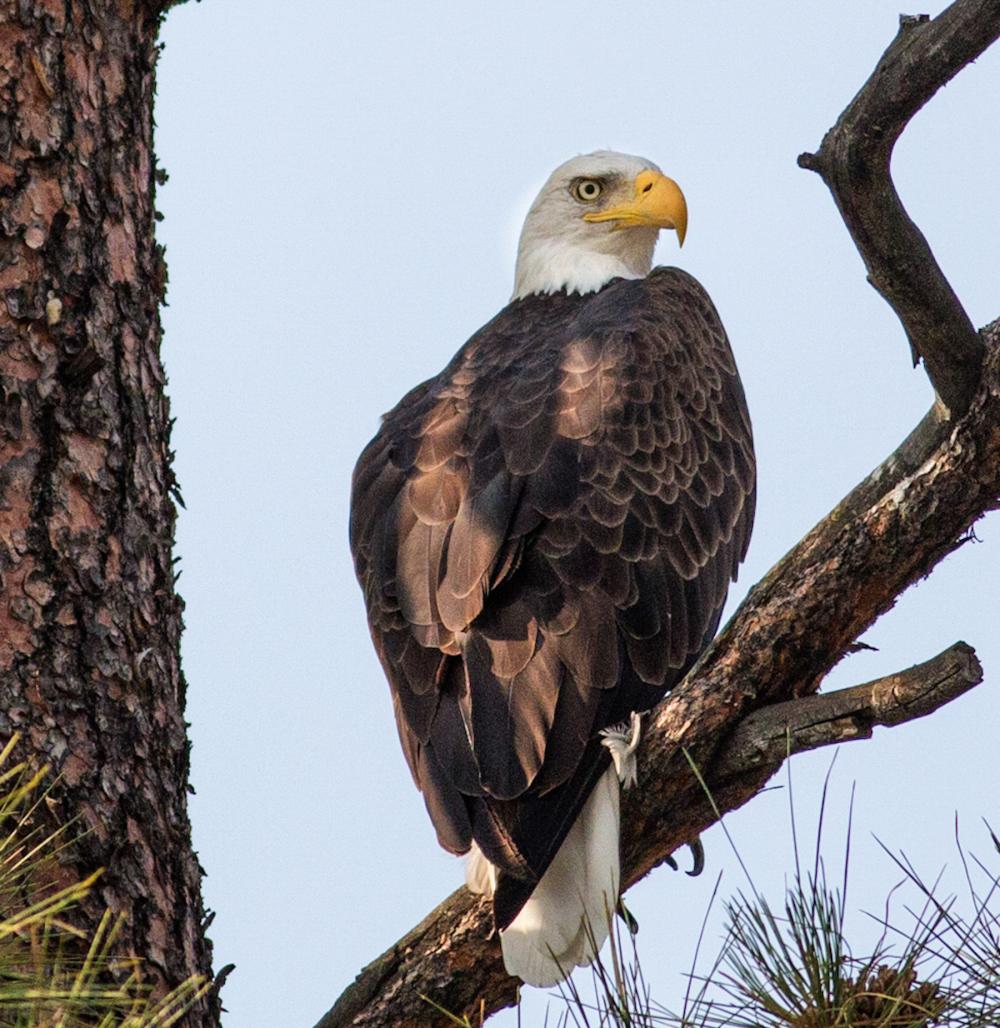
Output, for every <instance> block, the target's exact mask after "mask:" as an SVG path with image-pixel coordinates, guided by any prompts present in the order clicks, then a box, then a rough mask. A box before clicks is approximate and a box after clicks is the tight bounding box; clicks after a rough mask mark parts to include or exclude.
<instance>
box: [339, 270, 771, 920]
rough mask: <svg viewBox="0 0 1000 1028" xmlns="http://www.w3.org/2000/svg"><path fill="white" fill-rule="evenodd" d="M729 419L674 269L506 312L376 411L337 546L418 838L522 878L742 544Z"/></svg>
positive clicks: (691, 630)
mask: <svg viewBox="0 0 1000 1028" xmlns="http://www.w3.org/2000/svg"><path fill="white" fill-rule="evenodd" d="M754 485H755V468H754V457H753V443H752V437H751V431H750V422H749V418H748V415H747V410H746V403H745V400H744V397H743V390H742V387H741V385H740V381H739V376H738V374H737V371H736V367H735V364H734V362H733V357H732V353H731V351H730V349H729V344H728V342H727V340H726V335H725V331H724V330H723V327H722V324H721V322H720V321H719V317H718V315H717V313H716V311H715V308H714V307H713V305H712V302H711V300H710V299H709V298H708V296H707V294H706V293H705V291H704V290H703V289H702V287H701V286H700V285H699V284H698V283H697V282H696V281H695V280H694V279H693V278H691V277H690V276H689V275H687V274H685V273H684V272H682V271H679V270H677V269H675V268H662V269H657V270H655V271H654V272H653V273H652V274H651V275H650V276H649V277H648V278H646V279H642V280H636V281H626V280H616V281H614V282H612V283H611V284H609V285H608V286H606V287H605V288H604V289H602V290H601V291H600V292H598V293H596V294H591V295H588V296H583V297H581V296H576V295H573V296H566V295H565V294H555V295H551V296H535V297H529V298H527V299H524V300H519V301H515V302H514V303H512V304H510V305H509V306H508V307H507V308H505V309H504V310H503V311H502V312H501V313H500V314H499V315H498V316H497V317H496V318H495V319H494V320H493V321H492V322H490V324H488V325H487V326H485V328H483V329H482V330H480V332H478V333H477V334H476V335H475V336H473V337H472V339H470V340H469V342H468V343H467V344H466V345H465V346H464V347H463V348H462V350H461V351H460V352H459V353H458V354H457V355H456V357H455V358H454V360H453V361H452V362H451V363H450V364H449V365H448V367H447V368H445V370H444V371H443V372H442V373H441V374H440V375H439V376H437V378H434V379H431V380H430V381H429V382H426V383H424V384H423V385H421V386H418V387H417V388H416V389H414V390H413V391H411V392H410V393H409V394H408V395H407V396H406V397H404V398H403V400H402V401H401V402H400V403H399V404H398V405H397V406H396V407H395V408H394V409H393V410H392V411H391V412H390V413H389V414H388V415H386V417H385V419H384V423H383V425H382V428H381V430H380V432H379V434H378V435H377V436H376V437H375V439H373V440H372V442H371V443H370V444H369V445H368V447H367V448H366V449H365V451H364V453H363V454H362V455H361V458H360V460H359V461H358V465H357V468H356V469H355V474H354V483H353V491H352V511H351V545H352V550H353V553H354V559H355V566H356V569H357V573H358V578H359V580H360V582H361V585H362V588H363V590H364V594H365V602H366V604H367V607H368V616H369V622H370V625H371V631H372V638H373V640H374V642H375V647H376V649H377V651H378V654H379V657H380V659H381V661H382V666H383V667H384V669H385V672H386V675H387V676H388V678H389V682H390V685H391V687H392V694H393V703H394V708H395V713H396V720H397V725H398V728H399V733H400V738H401V740H402V743H403V749H404V752H405V753H406V757H407V760H408V762H409V765H410V769H411V771H412V772H413V775H414V778H415V780H416V783H417V785H418V787H419V788H420V789H421V791H422V792H423V794H424V798H425V800H426V803H427V808H428V811H429V813H430V815H431V818H432V820H433V822H434V825H435V828H436V829H437V833H438V838H439V840H440V841H441V844H442V845H443V846H444V847H445V848H447V849H449V850H451V851H453V852H459V853H460V852H464V851H465V850H467V849H468V848H469V845H470V843H471V841H472V839H473V838H475V839H476V840H477V842H478V843H479V845H480V847H481V848H482V850H483V852H484V853H485V854H486V856H487V857H489V859H490V860H492V861H493V862H494V863H495V864H497V865H498V866H499V867H500V869H501V870H502V871H503V872H505V873H506V877H507V878H508V880H511V879H512V881H510V882H509V885H508V889H507V891H506V899H504V898H503V895H502V893H503V890H501V892H500V893H498V897H497V899H498V906H497V916H498V922H499V923H500V925H501V927H503V926H504V924H506V923H509V921H510V920H511V919H512V918H513V916H514V915H515V914H516V912H517V908H518V907H519V906H520V904H521V903H523V901H524V899H525V898H526V897H527V895H528V893H530V889H531V886H532V884H533V883H534V882H536V881H537V880H538V878H539V877H540V876H541V875H542V873H543V872H544V870H545V868H546V867H547V866H548V863H549V862H550V861H551V859H552V858H553V857H554V855H555V852H556V850H557V849H558V846H559V844H560V842H561V841H562V839H563V837H564V836H565V834H566V832H567V831H568V829H569V827H570V825H571V824H572V822H573V819H574V818H575V817H576V814H577V813H578V811H579V810H580V808H581V807H582V805H583V803H584V802H585V800H586V798H587V795H588V794H589V791H590V788H591V787H592V785H593V782H594V781H595V780H596V778H597V776H598V775H599V774H600V773H601V771H602V770H603V768H604V767H605V766H606V759H607V758H606V754H605V752H604V750H603V747H602V746H601V745H600V741H599V739H598V737H597V733H598V731H599V730H600V729H601V728H603V727H605V726H606V725H608V724H610V723H612V722H614V721H616V720H620V719H622V718H624V717H626V716H627V715H628V712H629V711H631V710H643V709H647V708H649V707H650V706H652V705H653V704H654V703H656V702H657V701H658V700H659V699H660V698H661V697H662V695H663V694H664V692H665V691H666V690H667V689H669V688H670V687H671V686H672V685H674V684H675V683H676V682H677V681H679V679H680V678H681V677H682V676H683V674H684V673H685V672H686V671H687V669H688V668H689V667H690V666H691V664H692V663H693V662H694V660H695V659H696V657H697V656H698V654H699V653H700V652H701V650H702V649H703V648H704V647H705V645H706V644H707V642H708V641H709V639H710V638H711V636H712V635H713V634H714V632H715V630H716V627H717V625H718V621H719V617H720V614H721V611H722V605H723V603H724V601H725V597H726V591H727V589H728V585H729V582H730V580H731V579H732V578H733V577H734V576H735V573H736V569H737V566H738V564H739V562H740V560H741V559H742V557H743V555H744V553H745V551H746V546H747V542H748V539H749V535H750V528H751V524H752V520H753V509H754Z"/></svg>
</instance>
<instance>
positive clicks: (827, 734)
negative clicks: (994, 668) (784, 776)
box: [713, 642, 983, 780]
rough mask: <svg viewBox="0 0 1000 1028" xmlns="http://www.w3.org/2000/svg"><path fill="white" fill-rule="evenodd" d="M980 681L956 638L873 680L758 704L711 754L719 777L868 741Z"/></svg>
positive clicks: (971, 656)
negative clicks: (877, 729) (925, 656)
mask: <svg viewBox="0 0 1000 1028" xmlns="http://www.w3.org/2000/svg"><path fill="white" fill-rule="evenodd" d="M982 680H983V669H982V666H981V665H980V663H979V661H978V659H977V658H976V653H975V650H973V649H972V647H971V646H968V645H967V644H966V643H963V642H958V643H955V645H954V646H951V647H949V648H948V649H947V650H945V651H944V652H943V653H940V654H938V656H936V657H933V658H932V659H931V660H928V661H925V662H924V663H923V664H917V665H915V666H914V667H911V668H908V669H907V670H906V671H900V672H898V673H897V674H894V675H888V676H886V677H885V678H877V679H876V680H875V681H874V682H867V683H865V684H864V685H855V686H854V687H853V688H850V689H838V690H837V691H836V692H832V693H822V694H817V695H815V696H806V697H804V698H803V699H800V700H787V701H786V702H784V703H774V704H772V705H771V706H769V707H762V708H761V709H760V710H757V711H754V713H752V714H751V715H750V716H749V717H747V718H744V719H743V721H742V722H741V723H740V725H739V727H738V728H737V729H736V731H735V732H733V734H732V735H731V736H730V738H729V741H728V742H727V743H726V744H725V745H724V746H723V748H722V750H721V751H720V753H719V755H718V756H717V757H716V760H715V764H714V766H713V772H714V774H715V776H716V777H717V778H719V779H720V780H724V779H726V778H731V777H733V776H735V775H740V774H746V773H747V772H748V771H751V770H753V769H754V768H758V767H773V766H776V765H778V764H780V763H781V762H782V761H783V760H784V759H785V757H786V756H789V755H790V754H793V753H803V752H805V751H806V750H815V749H819V748H820V747H821V746H830V745H832V744H834V743H840V742H849V741H850V740H851V739H870V738H871V736H872V731H873V729H874V728H875V726H876V725H883V726H885V727H887V728H891V727H893V726H894V725H900V724H903V723H904V722H906V721H913V720H915V719H916V718H920V717H924V716H926V715H927V714H932V713H934V711H935V710H937V709H938V708H940V707H943V706H944V705H945V704H946V703H950V702H951V701H952V700H954V699H957V698H958V697H959V696H961V695H962V693H965V692H968V691H969V690H970V689H971V688H972V687H973V686H974V685H978V684H979V683H980V682H981V681H982Z"/></svg>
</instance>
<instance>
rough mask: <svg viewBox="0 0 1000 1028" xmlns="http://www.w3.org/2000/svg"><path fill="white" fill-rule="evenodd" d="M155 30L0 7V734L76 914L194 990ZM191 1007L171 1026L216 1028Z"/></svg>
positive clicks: (105, 17) (192, 873)
mask: <svg viewBox="0 0 1000 1028" xmlns="http://www.w3.org/2000/svg"><path fill="white" fill-rule="evenodd" d="M159 18H160V11H159V9H158V8H157V7H155V6H154V5H153V4H150V3H146V4H144V3H141V2H138V0H0V737H3V738H6V737H9V736H10V734H11V733H13V732H15V731H20V732H21V733H22V734H23V739H24V744H23V745H24V747H25V751H26V755H27V756H30V757H31V758H32V759H33V760H35V761H36V762H38V763H42V762H45V763H48V764H50V765H51V767H52V768H53V770H54V771H55V772H56V773H58V775H59V776H60V777H59V780H58V784H57V786H56V788H55V789H54V791H53V793H52V798H53V802H52V804H51V807H52V815H53V817H54V818H55V819H56V820H57V821H59V822H61V823H66V822H68V821H70V820H71V819H72V818H74V817H75V818H78V821H77V826H78V828H79V831H78V832H74V834H76V835H78V836H79V838H78V839H77V840H76V842H75V843H74V845H73V846H72V847H71V848H70V850H69V851H68V855H67V857H66V859H67V860H69V861H70V862H71V866H70V867H69V868H68V871H69V872H71V873H73V874H74V875H82V874H84V873H87V872H90V871H92V870H94V869H95V868H97V867H105V868H106V869H107V871H106V873H105V875H104V876H103V877H102V878H101V879H100V881H99V883H98V886H97V888H96V890H95V892H94V894H93V896H92V897H91V903H90V907H89V909H88V911H87V912H86V915H87V916H88V917H91V918H96V916H97V915H98V914H99V912H100V910H101V908H103V907H104V906H105V905H107V906H110V907H112V908H113V909H115V910H118V911H122V912H124V913H125V914H126V915H127V917H128V923H127V927H126V929H125V934H124V936H123V942H122V946H123V949H124V950H125V951H131V952H133V953H135V954H137V955H139V956H141V957H143V958H144V959H145V960H146V961H147V964H146V966H147V968H148V970H149V972H150V974H151V975H152V976H153V977H154V979H156V980H157V985H158V987H160V988H163V987H166V986H173V985H176V984H178V983H179V982H180V981H182V980H183V979H185V978H186V977H188V976H189V975H191V974H192V973H195V972H200V973H203V974H210V973H211V946H210V943H209V942H208V941H207V940H206V939H205V936H204V930H203V929H204V925H203V921H204V911H203V908H202V902H201V896H200V879H201V869H200V868H199V865H198V861H197V859H196V857H195V855H194V853H193V851H192V849H191V837H190V826H189V822H188V813H187V791H188V742H187V738H186V734H185V722H184V717H183V714H184V679H183V676H182V673H181V669H180V662H179V649H178V647H179V639H180V632H181V625H182V622H181V602H180V600H179V599H178V597H177V595H176V594H175V592H174V575H173V567H172V557H171V547H172V543H173V534H174V520H175V509H174V504H173V501H172V499H171V491H172V489H173V488H174V484H173V478H172V474H171V469H170V457H171V454H170V449H169V431H170V419H169V412H168V407H167V401H166V399H165V396H164V382H165V376H164V372H163V367H162V365H161V363H160V354H159V351H160V321H159V304H160V301H161V299H162V295H163V289H164V282H165V268H164V264H163V261H162V257H161V254H160V252H159V250H158V247H157V245H156V243H155V240H154V231H153V229H154V214H155V212H154V207H153V202H154V178H155V174H156V172H155V162H154V157H153V150H152V131H153V93H154V83H155V77H154V73H155V65H156V56H157V44H156V36H157V29H158V24H159ZM217 1006H218V1003H217V1001H216V1000H212V1001H211V1002H209V1003H206V1004H205V1005H204V1006H203V1008H202V1009H200V1010H199V1011H198V1012H196V1013H195V1014H193V1015H191V1016H190V1018H189V1020H188V1021H187V1023H188V1024H190V1025H198V1026H207V1025H216V1024H218V1010H217Z"/></svg>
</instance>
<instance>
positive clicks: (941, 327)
mask: <svg viewBox="0 0 1000 1028" xmlns="http://www.w3.org/2000/svg"><path fill="white" fill-rule="evenodd" d="M998 36H1000V0H958V2H957V3H953V4H952V5H951V6H950V7H948V8H947V9H946V10H945V11H944V12H943V13H942V14H941V15H939V16H938V17H937V18H935V19H934V20H933V21H931V20H929V19H928V18H927V16H926V15H921V16H919V17H907V16H902V17H901V18H900V28H899V34H898V35H897V36H896V38H895V39H894V40H893V42H892V44H891V45H890V46H889V49H888V50H886V52H885V54H884V55H883V56H882V59H881V60H880V61H879V63H878V66H877V67H876V68H875V71H874V72H873V73H872V76H871V78H869V79H868V81H867V82H866V83H865V84H864V86H863V87H862V88H861V91H860V92H859V93H858V95H857V96H856V97H855V98H854V99H853V100H852V101H851V103H850V105H849V106H848V108H847V110H845V111H844V113H843V114H842V115H841V116H840V118H838V119H837V123H836V125H834V126H833V128H832V129H830V131H829V132H827V134H826V135H825V136H824V137H823V142H822V144H821V146H820V148H819V151H818V152H817V153H815V154H809V153H805V154H802V155H801V156H800V157H799V164H800V165H801V166H802V167H803V168H809V169H810V170H812V171H815V172H818V173H819V175H820V176H821V177H822V178H823V181H824V182H826V184H827V186H829V188H830V191H831V193H832V194H833V198H834V200H835V201H836V204H837V207H838V208H839V210H840V213H841V216H842V217H843V219H844V223H845V224H846V226H847V228H848V231H850V233H851V237H852V238H853V239H854V243H855V245H856V246H857V248H858V250H859V252H860V253H861V256H862V258H863V259H864V262H865V266H866V267H867V269H868V280H869V281H870V282H871V284H872V285H873V286H874V287H875V288H876V289H877V290H878V291H879V292H880V293H881V294H882V296H883V297H884V298H885V299H886V300H887V301H888V303H889V304H890V306H891V307H892V309H893V310H894V311H895V312H896V314H897V315H898V316H899V319H900V321H902V323H903V328H904V329H905V330H906V334H907V337H908V338H909V340H910V348H911V351H912V354H913V359H914V363H916V361H917V360H919V359H920V358H923V361H924V366H925V367H926V369H927V374H928V376H929V377H930V380H931V384H932V385H933V386H934V389H935V391H936V392H937V394H938V396H939V397H940V398H941V400H942V402H943V403H944V404H945V405H946V406H947V407H948V408H949V409H950V410H951V411H952V412H954V413H957V414H961V413H962V412H963V411H964V410H965V408H966V407H967V406H968V403H969V401H970V399H971V398H972V394H973V392H974V391H975V388H976V385H977V384H978V382H979V369H980V367H981V365H982V361H983V346H982V342H981V341H980V339H979V337H978V335H977V334H976V331H975V329H974V328H973V326H972V322H971V321H970V320H969V317H968V315H967V314H966V313H965V310H964V308H963V307H962V304H961V303H960V302H959V299H958V297H957V296H956V295H955V293H954V291H953V290H952V288H951V286H950V285H949V284H948V280H947V279H946V278H945V277H944V274H943V272H942V271H941V269H940V267H938V264H937V261H936V260H935V259H934V255H933V254H932V253H931V249H930V247H929V246H928V244H927V240H926V239H925V238H924V236H923V234H922V233H921V231H920V229H918V228H917V226H916V225H914V224H913V222H912V221H911V220H910V218H909V216H908V215H907V213H906V211H905V209H904V208H903V205H902V203H901V202H900V199H899V195H898V194H897V193H896V189H895V186H894V185H893V182H892V177H891V175H890V173H889V163H890V159H891V157H892V150H893V147H894V146H895V144H896V140H897V139H898V138H899V135H900V133H901V132H902V131H903V129H904V128H905V127H906V125H907V123H908V122H909V120H910V119H911V118H912V117H913V115H914V114H916V113H917V111H918V110H920V108H921V107H923V105H924V104H925V103H927V101H928V100H930V98H931V97H932V96H933V95H934V94H935V93H936V92H937V91H938V89H940V88H941V86H943V85H945V84H946V83H947V82H948V81H950V80H951V79H952V78H953V77H954V76H955V75H956V74H958V72H959V71H961V70H962V68H964V67H965V66H966V65H967V64H968V63H969V62H970V61H974V60H975V59H976V58H977V57H978V56H979V55H980V54H981V53H982V52H983V51H984V50H985V49H986V48H987V47H988V46H989V45H990V44H991V43H992V42H993V41H994V40H995V39H996V38H997V37H998Z"/></svg>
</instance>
